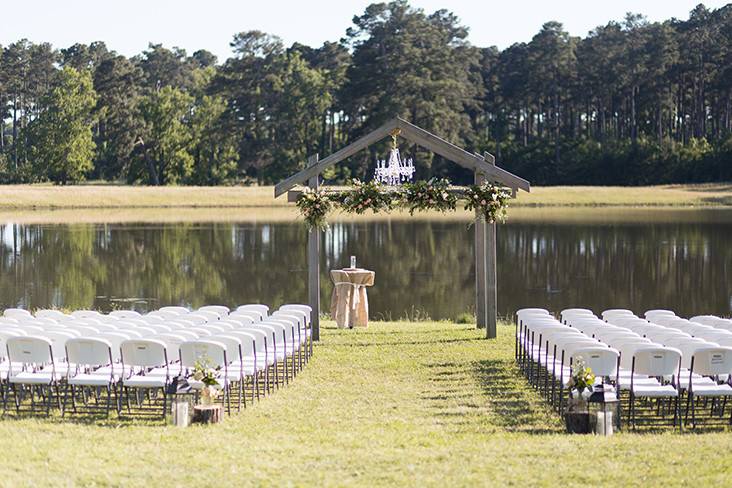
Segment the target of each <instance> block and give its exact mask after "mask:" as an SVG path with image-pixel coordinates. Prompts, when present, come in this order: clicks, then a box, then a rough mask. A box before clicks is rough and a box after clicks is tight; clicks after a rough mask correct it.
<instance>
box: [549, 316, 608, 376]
mask: <svg viewBox="0 0 732 488" xmlns="http://www.w3.org/2000/svg"><path fill="white" fill-rule="evenodd" d="M541 335H542V345H541V347H542V349H543V351H544V352H543V355H544V356H543V357H542V356H541V355H539V361H540V362H541V363H542V365H544V366H545V367H546V368H547V370H548V371H550V372H551V373H552V374H553V375H554V376H555V377H556V378H557V379H558V380H560V381H561V382H562V384H563V386H567V384H568V383H569V380H570V378H571V371H572V367H573V365H574V364H575V363H576V361H577V359H578V358H580V357H581V358H582V359H583V361H584V362H585V364H586V365H587V366H589V367H590V368H592V370H593V372H594V373H595V375H596V376H597V380H598V381H601V379H602V378H606V377H608V378H614V377H615V376H616V373H617V360H618V352H617V351H616V350H614V349H612V348H610V347H609V346H608V345H607V344H605V343H604V342H602V341H598V340H597V339H596V338H592V337H589V336H587V335H586V334H584V333H582V332H581V331H579V330H578V329H576V328H572V327H567V326H564V325H558V326H555V327H551V326H547V327H545V328H544V329H543V330H542V334H541Z"/></svg>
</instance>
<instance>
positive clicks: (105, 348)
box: [66, 337, 114, 367]
mask: <svg viewBox="0 0 732 488" xmlns="http://www.w3.org/2000/svg"><path fill="white" fill-rule="evenodd" d="M66 357H67V359H68V361H69V363H71V364H76V365H84V366H92V367H96V366H107V365H109V364H111V363H112V362H113V361H114V360H113V359H112V345H111V344H110V343H109V342H108V341H106V340H105V339H102V338H100V337H78V338H74V339H69V340H68V341H66Z"/></svg>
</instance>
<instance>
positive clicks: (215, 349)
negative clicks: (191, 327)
mask: <svg viewBox="0 0 732 488" xmlns="http://www.w3.org/2000/svg"><path fill="white" fill-rule="evenodd" d="M204 360H206V361H208V363H209V365H210V366H212V367H226V366H227V357H226V346H225V345H224V344H222V343H220V342H215V341H209V340H198V341H186V342H183V343H181V345H180V361H181V365H182V366H183V367H184V368H188V369H192V368H194V367H195V365H196V363H197V362H199V361H204Z"/></svg>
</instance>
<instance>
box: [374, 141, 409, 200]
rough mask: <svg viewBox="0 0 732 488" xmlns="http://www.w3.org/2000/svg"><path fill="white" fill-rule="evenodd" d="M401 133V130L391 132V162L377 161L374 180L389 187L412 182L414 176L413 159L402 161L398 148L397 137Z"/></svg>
mask: <svg viewBox="0 0 732 488" xmlns="http://www.w3.org/2000/svg"><path fill="white" fill-rule="evenodd" d="M400 133H401V131H400V130H399V129H394V130H393V131H391V151H389V160H388V161H384V160H383V159H381V160H377V161H376V170H375V171H374V179H375V180H376V181H378V182H380V183H384V184H385V185H388V186H397V185H400V184H402V183H405V182H407V181H411V180H412V177H413V176H414V165H413V164H412V158H409V159H407V160H405V161H402V159H401V156H400V155H399V148H398V147H397V136H398V135H399V134H400Z"/></svg>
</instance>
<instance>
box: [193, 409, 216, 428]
mask: <svg viewBox="0 0 732 488" xmlns="http://www.w3.org/2000/svg"><path fill="white" fill-rule="evenodd" d="M223 419H224V407H222V406H221V405H196V406H195V407H193V422H194V423H198V424H218V423H219V422H221V421H222V420H223Z"/></svg>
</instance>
